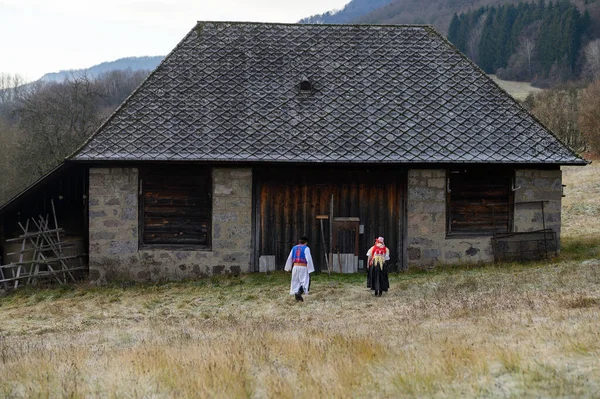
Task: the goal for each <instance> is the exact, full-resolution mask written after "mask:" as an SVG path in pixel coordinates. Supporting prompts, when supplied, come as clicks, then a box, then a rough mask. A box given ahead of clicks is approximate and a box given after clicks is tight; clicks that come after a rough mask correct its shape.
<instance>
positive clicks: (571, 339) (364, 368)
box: [0, 168, 600, 398]
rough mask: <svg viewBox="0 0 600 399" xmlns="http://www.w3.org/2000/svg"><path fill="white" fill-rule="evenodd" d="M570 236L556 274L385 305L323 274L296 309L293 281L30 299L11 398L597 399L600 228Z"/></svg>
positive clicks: (14, 336) (0, 304) (504, 276)
mask: <svg viewBox="0 0 600 399" xmlns="http://www.w3.org/2000/svg"><path fill="white" fill-rule="evenodd" d="M584 169H585V168H583V169H580V171H579V172H577V171H575V172H573V173H572V174H571V172H570V171H569V172H567V173H566V176H567V184H569V182H568V179H571V178H575V177H576V176H579V175H578V174H577V173H584V172H583V170H584ZM585 173H588V172H587V170H586V172H585ZM570 174H571V175H570ZM595 176H596V175H595V174H592V175H590V176H589V177H588V178H585V179H583V182H584V183H583V184H582V185H580V187H584V184H588V185H587V186H585V188H583V189H582V190H584V191H588V192H590V190H591V189H592V187H595V186H594V184H597V183H594V182H591V181H590V180H592V179H596V177H595ZM569 187H572V185H569ZM568 194H569V193H568ZM578 198H580V199H578ZM580 200H581V201H584V202H585V201H586V197H585V196H581V197H576V196H575V195H573V192H571V194H570V197H569V196H568V197H566V198H565V202H566V206H567V207H569V206H570V205H569V201H572V203H577V202H578V201H580ZM590 201H592V202H593V201H595V199H591V200H590ZM573 212H575V215H577V213H576V212H578V211H574V210H571V209H570V208H568V210H567V212H565V214H566V215H567V216H569V215H573ZM569 217H571V216H569ZM581 220H582V222H583V221H586V223H587V224H586V226H588V227H589V228H590V229H591V230H590V231H594V230H593V229H592V227H591V226H593V225H595V226H596V227H598V226H600V223H598V221H597V220H596V219H595V218H594V217H591V216H589V215H588V216H587V217H585V218H582V219H581ZM567 225H568V223H567ZM564 230H565V232H566V234H567V235H566V237H565V244H564V246H563V248H564V253H563V255H562V257H561V258H560V259H557V260H555V261H553V262H550V263H531V264H526V265H518V264H506V265H489V266H485V267H480V268H477V267H472V266H457V267H452V268H446V269H441V270H436V271H431V272H421V273H419V272H411V273H407V274H399V275H393V276H391V290H390V292H389V293H387V294H386V295H384V296H383V297H382V298H374V297H373V296H371V294H370V292H369V291H368V290H367V289H366V287H365V284H364V283H365V281H364V276H333V277H328V276H327V275H318V276H315V278H314V281H313V285H312V286H311V295H310V296H308V297H307V298H306V301H305V302H304V303H296V302H295V301H294V300H293V298H290V297H289V296H288V295H287V292H288V284H289V275H287V274H283V273H275V274H269V275H248V276H241V277H215V278H211V279H205V280H200V281H190V282H184V283H170V284H157V285H131V284H122V285H119V284H114V285H111V286H108V287H102V288H98V287H87V286H77V287H62V288H53V289H47V290H39V291H34V290H25V291H21V292H17V293H15V294H12V295H10V296H8V297H5V298H0V397H6V398H11V397H144V398H146V397H148V398H167V397H168V398H171V397H233V398H242V397H256V398H262V397H273V398H274V397H276V398H293V397H328V398H329V397H331V398H335V397H344V398H346V397H374V396H375V397H394V398H396V397H450V398H455V397H598V395H599V393H600V358H599V356H598V355H599V354H600V329H598V325H600V312H599V310H600V259H598V253H597V248H598V245H599V244H600V239H598V236H597V235H595V233H597V232H598V231H600V229H598V230H595V233H594V234H589V233H588V231H587V230H586V232H585V234H584V235H580V234H581V233H580V232H581V231H582V228H581V227H577V225H576V224H575V223H574V224H573V226H572V227H569V226H565V229H564ZM576 234H577V235H576Z"/></svg>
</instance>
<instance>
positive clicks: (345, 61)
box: [0, 22, 585, 281]
mask: <svg viewBox="0 0 600 399" xmlns="http://www.w3.org/2000/svg"><path fill="white" fill-rule="evenodd" d="M583 164H585V161H584V160H583V159H582V158H580V157H579V156H578V155H576V154H575V153H574V152H573V151H572V150H570V149H569V148H567V147H566V146H565V145H564V144H563V143H561V142H560V141H559V140H558V139H557V138H556V137H555V136H554V135H553V134H552V132H550V131H549V130H548V129H546V128H545V127H544V126H543V125H541V124H540V123H539V122H538V121H537V120H536V119H535V118H534V117H532V116H531V115H530V114H529V113H527V112H526V111H525V110H524V109H523V108H522V107H521V106H520V105H519V104H518V103H517V102H516V101H515V100H513V99H512V98H511V97H510V96H509V95H508V94H507V93H506V92H504V91H503V90H501V89H500V88H499V87H498V86H497V85H496V84H495V83H494V82H493V81H492V80H490V79H489V78H488V77H487V76H486V75H485V74H484V73H483V72H482V71H481V70H480V69H478V68H477V67H476V66H475V65H474V64H473V63H471V62H470V61H469V60H468V59H467V58H466V57H465V56H463V55H462V54H461V53H460V52H459V51H457V50H456V49H455V48H454V47H453V46H452V45H451V44H450V43H449V42H448V41H447V40H446V39H444V38H443V37H442V36H441V35H440V34H439V33H437V32H435V31H434V30H433V29H432V28H431V27H428V26H368V25H357V26H348V25H286V24H265V23H224V22H200V23H198V24H197V25H196V26H195V27H194V28H193V29H192V30H191V31H190V32H189V34H188V35H187V36H186V37H185V38H183V40H182V41H181V42H180V43H179V44H178V45H177V47H176V48H175V49H174V50H173V51H172V52H171V53H170V54H169V55H168V56H167V57H166V58H165V60H164V61H163V62H162V64H161V65H160V66H159V67H158V68H157V69H156V70H155V71H154V72H153V73H152V74H151V75H150V76H149V77H148V78H147V79H146V81H144V82H143V83H142V84H141V86H140V87H139V88H138V89H137V90H136V91H135V92H134V93H133V95H131V96H130V97H129V98H128V99H127V100H126V101H125V103H123V104H122V105H121V106H120V108H119V109H118V110H117V111H116V112H115V113H114V114H113V115H112V116H111V117H110V118H109V119H108V120H107V121H106V122H105V123H104V124H103V125H102V126H101V127H100V128H99V129H98V130H97V132H96V133H95V134H94V135H93V136H92V137H91V138H90V139H89V140H88V141H87V142H86V143H85V144H84V145H83V146H82V147H81V148H80V150H79V151H77V152H76V153H75V154H73V155H72V156H71V157H70V158H69V159H68V160H67V161H66V163H65V164H64V165H63V166H62V167H61V168H59V171H58V172H57V171H54V172H53V173H51V174H49V175H48V176H47V177H46V179H45V180H44V181H42V182H38V184H37V185H35V186H33V187H32V188H30V190H28V191H27V192H26V193H24V194H22V195H21V196H19V197H17V198H16V199H15V200H13V201H12V202H11V203H9V204H7V205H5V206H4V208H2V210H0V212H1V215H2V216H1V217H2V228H3V230H2V231H3V233H2V234H3V236H2V238H3V242H4V243H5V244H4V246H3V251H4V252H5V253H6V240H7V239H10V237H12V236H14V235H15V234H16V233H18V231H17V230H15V228H14V225H15V223H16V221H17V219H19V218H22V217H24V215H25V214H27V213H28V212H29V213H35V212H37V210H36V211H33V210H32V209H33V208H32V206H33V205H31V204H32V203H33V202H36V201H37V202H38V203H39V202H41V203H42V204H43V203H44V201H47V199H48V198H50V197H52V196H54V197H56V198H57V197H58V195H59V191H60V190H58V189H57V187H59V185H60V187H62V188H61V190H62V192H61V193H60V196H61V197H62V200H57V202H58V203H60V202H61V201H64V202H65V204H66V202H67V201H72V203H73V204H74V205H73V206H69V205H65V206H61V209H60V210H59V211H57V212H58V213H59V217H60V218H64V219H65V220H66V221H67V222H68V221H70V222H69V223H70V224H68V225H69V226H73V227H72V230H73V234H75V235H79V236H81V238H82V239H83V240H84V241H85V247H86V249H87V250H88V251H87V253H88V254H89V273H90V279H91V280H93V281H105V280H110V279H115V278H119V279H122V278H126V279H134V280H157V279H181V278H189V277H195V276H201V275H209V274H218V273H240V272H252V271H254V272H258V271H261V272H262V271H267V270H274V269H281V268H282V267H283V265H284V262H285V259H286V257H287V254H288V251H289V250H290V248H291V246H292V245H294V244H295V243H296V240H297V239H298V237H299V236H301V235H307V236H308V237H309V238H310V246H311V248H312V250H313V257H314V258H315V261H316V264H317V267H318V268H320V269H321V270H326V269H327V265H329V267H330V268H332V269H333V271H336V272H339V271H342V272H354V271H357V270H360V269H361V268H363V267H364V260H365V253H366V252H367V249H368V248H369V247H370V246H371V245H372V243H373V241H374V239H375V237H377V236H384V237H385V240H386V244H387V246H388V247H389V248H390V249H391V253H392V264H393V268H395V269H396V270H401V269H407V268H415V267H431V266H436V265H442V264H454V263H465V262H489V261H493V260H494V259H509V258H517V259H518V258H522V259H525V258H528V257H530V256H537V255H539V254H540V253H546V254H547V253H548V251H551V252H552V251H557V249H558V246H559V244H558V243H559V241H558V240H559V233H560V212H561V190H562V185H561V171H560V166H561V165H583ZM69 178H71V179H74V180H73V181H74V183H73V184H72V186H69V188H68V189H67V186H66V183H64V182H65V181H66V180H68V179H69ZM44 182H46V183H44ZM51 182H54V183H52V184H50V183H51ZM59 182H60V184H59ZM82 190H83V191H82ZM42 193H43V195H42ZM40 206H43V205H40ZM38 208H39V206H38ZM36 209H37V208H36ZM82 215H84V216H82ZM5 257H6V255H5Z"/></svg>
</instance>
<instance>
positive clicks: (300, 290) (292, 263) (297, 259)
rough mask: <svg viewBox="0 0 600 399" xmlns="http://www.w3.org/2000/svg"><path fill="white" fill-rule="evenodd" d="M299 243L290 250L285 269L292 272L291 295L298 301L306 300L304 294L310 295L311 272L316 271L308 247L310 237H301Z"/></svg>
mask: <svg viewBox="0 0 600 399" xmlns="http://www.w3.org/2000/svg"><path fill="white" fill-rule="evenodd" d="M298 242H299V244H298V245H296V246H295V247H294V248H292V250H291V251H290V256H288V259H287V262H286V263H285V271H286V272H289V271H291V272H292V282H291V286H290V295H294V296H295V297H296V301H304V299H303V298H302V294H307V295H308V290H309V288H310V273H312V272H314V271H315V265H314V263H313V260H312V256H311V255H310V248H308V246H307V244H308V238H307V237H300V240H298Z"/></svg>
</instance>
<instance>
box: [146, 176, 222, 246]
mask: <svg viewBox="0 0 600 399" xmlns="http://www.w3.org/2000/svg"><path fill="white" fill-rule="evenodd" d="M140 193H141V199H140V205H141V207H140V213H141V214H140V222H141V226H140V230H141V234H140V239H141V244H143V245H155V244H158V245H178V246H186V245H187V246H194V247H205V248H208V247H209V246H210V237H211V232H210V231H211V226H210V222H211V194H210V193H211V171H210V169H209V168H203V167H179V166H160V167H152V168H146V169H142V170H140Z"/></svg>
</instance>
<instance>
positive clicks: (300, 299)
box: [294, 286, 304, 302]
mask: <svg viewBox="0 0 600 399" xmlns="http://www.w3.org/2000/svg"><path fill="white" fill-rule="evenodd" d="M302 294H304V288H302V286H300V289H299V290H298V292H296V293H295V294H294V297H295V298H296V301H299V302H304V298H302Z"/></svg>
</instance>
